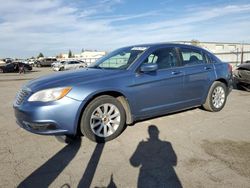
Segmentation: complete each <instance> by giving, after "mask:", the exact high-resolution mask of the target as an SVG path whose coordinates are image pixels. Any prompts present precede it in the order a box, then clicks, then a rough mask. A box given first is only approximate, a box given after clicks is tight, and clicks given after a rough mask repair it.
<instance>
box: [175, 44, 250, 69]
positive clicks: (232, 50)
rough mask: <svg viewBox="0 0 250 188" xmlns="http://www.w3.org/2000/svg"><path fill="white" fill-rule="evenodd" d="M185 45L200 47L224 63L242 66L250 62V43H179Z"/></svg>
mask: <svg viewBox="0 0 250 188" xmlns="http://www.w3.org/2000/svg"><path fill="white" fill-rule="evenodd" d="M177 42H179V43H184V44H192V45H196V46H200V47H202V48H204V49H207V50H208V51H210V52H212V53H213V54H215V55H216V56H217V57H219V58H220V59H221V60H222V61H225V62H229V63H232V64H235V65H237V64H240V63H243V62H245V61H249V60H250V43H226V42H200V41H195V40H193V41H177Z"/></svg>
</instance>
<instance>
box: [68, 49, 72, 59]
mask: <svg viewBox="0 0 250 188" xmlns="http://www.w3.org/2000/svg"><path fill="white" fill-rule="evenodd" d="M71 57H73V54H72V52H71V50H69V53H68V58H71Z"/></svg>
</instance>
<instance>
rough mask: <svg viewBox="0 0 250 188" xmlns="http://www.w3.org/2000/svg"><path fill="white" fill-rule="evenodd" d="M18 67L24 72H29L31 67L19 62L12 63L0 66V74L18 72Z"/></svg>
mask: <svg viewBox="0 0 250 188" xmlns="http://www.w3.org/2000/svg"><path fill="white" fill-rule="evenodd" d="M19 67H23V69H24V71H25V72H27V71H31V70H32V66H30V65H28V64H25V63H21V62H13V63H8V64H5V65H1V66H0V72H1V73H7V72H19Z"/></svg>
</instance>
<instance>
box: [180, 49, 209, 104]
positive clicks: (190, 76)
mask: <svg viewBox="0 0 250 188" xmlns="http://www.w3.org/2000/svg"><path fill="white" fill-rule="evenodd" d="M179 52H180V57H181V59H182V67H183V71H184V74H185V76H184V84H183V92H184V93H185V101H186V103H187V104H189V105H190V106H193V105H200V104H201V100H202V98H203V97H204V96H205V95H206V94H207V89H208V87H209V85H210V82H211V78H214V66H213V64H212V63H209V62H208V60H207V59H206V56H205V54H204V52H203V51H202V50H201V49H196V48H191V47H190V48H187V47H183V48H180V49H179Z"/></svg>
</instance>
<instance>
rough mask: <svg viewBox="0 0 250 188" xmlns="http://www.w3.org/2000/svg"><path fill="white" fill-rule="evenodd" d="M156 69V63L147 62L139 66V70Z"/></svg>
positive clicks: (152, 70) (149, 70)
mask: <svg viewBox="0 0 250 188" xmlns="http://www.w3.org/2000/svg"><path fill="white" fill-rule="evenodd" d="M157 69H158V65H157V64H156V63H147V64H143V65H142V66H141V67H140V72H154V71H156V70H157Z"/></svg>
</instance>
